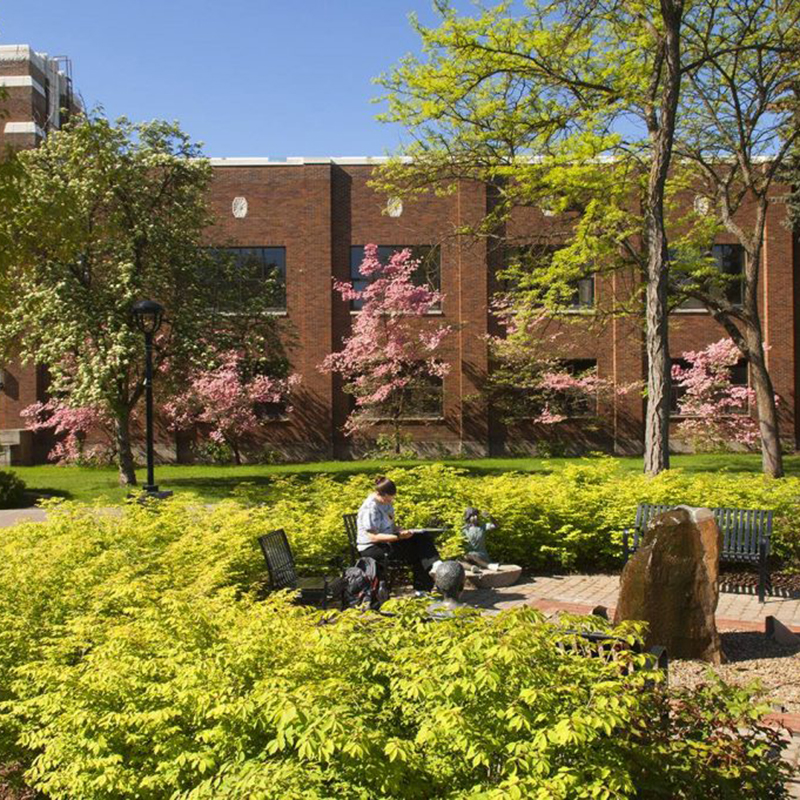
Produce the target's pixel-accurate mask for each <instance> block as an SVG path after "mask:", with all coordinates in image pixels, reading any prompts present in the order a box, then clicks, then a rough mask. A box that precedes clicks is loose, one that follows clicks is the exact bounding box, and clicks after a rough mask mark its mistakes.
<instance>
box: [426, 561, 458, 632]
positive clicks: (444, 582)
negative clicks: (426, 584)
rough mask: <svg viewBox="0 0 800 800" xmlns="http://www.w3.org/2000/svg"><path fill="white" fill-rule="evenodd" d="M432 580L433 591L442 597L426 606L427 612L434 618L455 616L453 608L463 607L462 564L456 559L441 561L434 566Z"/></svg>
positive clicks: (441, 618) (442, 618)
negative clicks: (434, 573) (434, 570)
mask: <svg viewBox="0 0 800 800" xmlns="http://www.w3.org/2000/svg"><path fill="white" fill-rule="evenodd" d="M434 581H435V583H434V591H435V592H437V593H438V594H440V595H441V596H442V597H441V600H440V599H436V600H434V602H432V603H431V604H430V605H429V606H428V614H429V615H430V616H431V618H432V619H434V620H444V619H450V618H452V617H453V616H455V614H454V613H453V612H454V611H455V609H457V608H464V603H462V602H461V593H462V592H463V591H464V583H465V581H466V573H465V572H464V567H463V565H462V564H460V563H459V562H458V561H443V562H442V563H441V564H439V566H438V567H437V568H436V577H435V579H434Z"/></svg>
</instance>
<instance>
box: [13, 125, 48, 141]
mask: <svg viewBox="0 0 800 800" xmlns="http://www.w3.org/2000/svg"><path fill="white" fill-rule="evenodd" d="M12 133H35V134H36V135H37V136H41V137H42V138H44V136H45V132H44V131H43V130H42V129H41V128H40V127H39V126H38V125H37V124H36V123H35V122H6V127H5V134H6V136H8V135H9V134H12Z"/></svg>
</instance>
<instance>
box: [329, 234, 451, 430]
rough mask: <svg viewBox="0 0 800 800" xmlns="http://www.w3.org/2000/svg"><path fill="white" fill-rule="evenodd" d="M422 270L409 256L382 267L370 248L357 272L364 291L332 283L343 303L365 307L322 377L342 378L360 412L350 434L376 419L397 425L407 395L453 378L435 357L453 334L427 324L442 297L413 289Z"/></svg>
mask: <svg viewBox="0 0 800 800" xmlns="http://www.w3.org/2000/svg"><path fill="white" fill-rule="evenodd" d="M418 266H419V262H418V261H415V260H414V259H412V258H411V251H410V250H403V251H401V252H398V253H394V254H393V255H392V256H391V258H390V259H389V262H388V263H387V264H382V263H381V262H380V260H379V259H378V247H377V245H375V244H369V245H367V246H366V247H365V248H364V260H363V261H362V263H361V265H360V267H359V271H360V273H361V275H363V276H364V277H366V278H369V279H370V281H369V283H368V284H367V286H366V288H365V289H363V290H362V291H357V290H355V289H354V288H353V287H352V286H351V285H350V284H349V283H342V282H339V281H334V288H335V289H336V291H338V292H339V294H340V295H341V296H342V299H343V300H345V301H352V300H355V301H359V302H360V303H361V305H362V307H361V310H360V312H359V313H358V314H357V315H354V316H353V324H352V331H351V333H350V336H348V337H347V338H346V339H345V341H344V343H343V347H342V349H341V350H339V351H338V352H335V353H331V355H329V356H328V357H327V358H326V359H325V360H324V361H323V362H322V364H321V365H320V369H321V370H322V371H324V372H335V373H337V374H339V375H341V376H342V378H343V379H344V381H345V390H346V391H348V392H349V393H350V394H352V395H353V396H354V397H355V404H356V411H355V412H354V413H352V414H351V415H350V417H349V419H348V421H347V425H346V428H345V430H346V432H347V433H348V434H352V433H355V432H357V431H359V430H361V429H363V428H365V427H368V426H369V425H371V424H374V420H375V418H376V417H378V416H388V417H389V418H391V419H393V420H394V421H395V425H396V426H397V425H399V422H398V420H399V418H400V416H402V413H403V404H404V402H406V400H407V397H408V390H409V389H410V388H411V387H414V386H416V385H423V384H424V383H425V382H426V381H429V380H430V379H431V378H444V376H445V375H446V374H447V373H448V372H449V369H450V365H449V364H448V363H447V362H445V361H443V360H442V359H441V358H439V357H438V356H437V353H438V351H439V349H440V348H441V346H442V344H443V342H444V340H445V339H446V337H447V336H448V334H449V333H450V332H451V328H450V326H448V325H443V324H432V323H431V322H430V320H425V319H424V317H425V316H426V315H427V314H428V313H429V312H430V311H432V310H433V309H435V308H437V307H438V306H439V305H440V303H441V302H442V299H443V296H442V294H441V293H440V292H437V291H433V290H432V289H430V288H429V287H428V286H417V285H416V284H415V283H414V281H413V277H412V276H413V274H414V271H415V270H416V269H417V267H418ZM396 431H397V427H396ZM398 435H399V434H398Z"/></svg>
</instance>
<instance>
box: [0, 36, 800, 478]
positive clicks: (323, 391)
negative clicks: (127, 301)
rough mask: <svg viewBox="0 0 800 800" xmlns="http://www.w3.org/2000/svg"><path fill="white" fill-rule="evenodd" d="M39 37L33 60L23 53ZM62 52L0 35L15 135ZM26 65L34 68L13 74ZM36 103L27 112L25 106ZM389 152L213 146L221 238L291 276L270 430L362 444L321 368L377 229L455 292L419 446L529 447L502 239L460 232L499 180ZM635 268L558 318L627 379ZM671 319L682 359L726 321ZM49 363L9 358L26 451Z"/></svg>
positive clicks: (774, 295)
mask: <svg viewBox="0 0 800 800" xmlns="http://www.w3.org/2000/svg"><path fill="white" fill-rule="evenodd" d="M26 53H27V54H28V56H27V60H26V58H24V57H23V56H24V55H25V54H26ZM4 56H5V57H4ZM48 63H50V62H48V61H46V60H45V58H44V57H42V56H38V55H37V54H33V53H32V52H31V51H30V50H29V49H28V48H16V49H13V48H5V49H2V48H0V76H4V77H5V80H6V81H7V82H6V86H7V88H8V89H9V91H12V90H13V91H14V92H16V93H17V94H16V95H12V103H11V114H12V116H9V117H8V120H9V123H10V122H11V121H12V119H13V115H14V114H16V115H17V119H15V120H14V121H15V122H16V123H17V125H16V126H13V125H12V127H11V128H10V129H9V128H8V127H7V133H6V136H9V135H11V136H22V135H23V126H25V125H27V127H26V128H24V135H25V136H28V137H29V138H28V139H27V140H26V141H24V142H22V141H19V142H17V141H16V140H15V141H14V142H13V143H14V145H15V146H32V145H35V143H36V138H37V137H40V136H41V135H44V133H46V126H47V124H51V123H52V120H49V121H48V117H47V116H46V115H45V116H42V114H43V112H44V110H46V109H47V108H48V105H47V98H48V95H47V92H46V91H45V94H44V96H42V93H41V92H40V91H39V89H38V88H36V86H35V85H34V83H33V81H34V80H35V81H37V82H38V83H39V85H42V84H41V82H39V81H38V78H39V77H41V76H42V75H44V72H45V70H43V69H42V65H44V66H45V67H46V66H47V64H48ZM26 70H27V71H26ZM62 72H63V70H62ZM11 77H20V78H25V80H24V81H18V82H15V81H9V80H8V79H9V78H11ZM63 77H64V78H66V75H64V76H63ZM60 80H61V78H59V81H60ZM50 85H56V84H50ZM58 86H59V87H61V86H62V84H61V83H60V82H59V83H58ZM42 88H43V89H46V86H44V85H42ZM58 91H61V89H60V88H59V89H58ZM15 97H16V98H17V99H14V98H15ZM43 100H44V103H43V102H42V101H43ZM28 103H29V104H28ZM25 113H28V117H27V118H23V117H24V115H25ZM7 125H8V123H7ZM379 160H380V159H370V158H290V159H287V160H286V161H281V162H277V161H276V162H273V161H269V160H268V159H260V158H253V159H238V158H231V159H224V158H223V159H212V161H211V163H212V167H213V180H212V186H211V195H210V203H211V206H212V209H213V211H214V215H215V218H216V224H215V225H214V226H213V228H212V229H211V230H209V232H208V242H209V244H212V245H215V246H224V247H229V248H233V249H234V250H235V252H237V253H238V255H239V256H240V257H241V258H242V259H244V260H247V261H250V262H251V263H252V262H253V261H255V262H257V263H260V264H263V265H264V267H265V268H269V269H270V270H272V271H273V273H274V274H278V275H279V276H281V280H282V281H283V283H284V287H285V291H284V292H283V293H282V296H281V297H280V299H279V300H278V301H276V304H275V308H274V309H273V310H272V312H271V313H272V314H274V315H275V316H277V317H278V318H279V320H280V325H281V326H283V328H284V329H285V330H286V331H287V334H288V333H291V336H288V337H287V338H288V339H289V340H292V341H293V343H294V345H293V347H292V348H291V350H290V354H289V355H290V360H291V364H292V369H293V371H295V372H297V373H299V374H300V376H301V378H302V383H301V386H300V389H299V390H298V392H297V396H296V397H295V398H294V399H293V402H292V410H291V411H289V412H288V413H286V414H283V415H276V416H275V417H274V418H273V419H272V420H271V421H269V422H267V423H265V434H264V435H265V444H266V445H267V446H269V447H272V448H276V449H279V450H281V451H282V452H283V453H284V454H286V455H287V456H289V457H293V458H309V457H330V456H336V457H342V456H346V455H348V454H350V453H351V452H352V451H353V444H352V442H350V441H349V440H348V439H346V438H345V437H344V435H343V434H342V427H343V425H344V422H345V419H346V417H347V415H348V413H349V410H350V399H349V397H348V396H347V395H346V394H344V393H343V392H342V389H341V386H340V384H339V381H338V379H337V378H336V377H335V376H331V375H329V374H324V373H322V372H321V371H320V370H319V365H320V363H321V362H322V361H323V359H324V358H325V356H326V355H327V354H329V353H330V352H332V350H334V349H337V348H338V347H339V346H340V344H341V342H342V340H343V338H344V337H345V336H346V335H347V334H348V332H349V331H350V326H351V320H352V318H353V315H354V314H357V313H358V309H357V308H351V306H350V304H348V303H346V302H344V301H343V300H341V298H340V296H339V295H338V293H336V292H335V291H334V289H333V279H334V278H336V279H339V280H342V281H347V280H357V279H358V273H357V266H358V263H359V262H360V260H361V257H362V255H363V247H364V246H365V245H366V244H368V243H375V244H377V245H379V246H381V247H382V248H383V250H382V252H383V253H384V254H388V253H389V252H390V251H391V250H392V249H394V248H397V247H405V246H408V247H412V248H416V251H415V252H416V253H417V254H419V255H420V256H422V257H423V258H424V259H425V267H426V273H425V278H426V279H427V280H429V281H431V282H432V283H434V284H435V285H436V286H437V288H440V289H441V291H442V293H443V295H444V299H443V302H442V304H441V308H440V309H437V310H436V311H435V312H434V314H433V315H432V316H435V318H436V319H437V320H441V321H443V322H446V323H448V324H450V325H451V326H452V328H453V332H452V333H451V334H450V336H449V337H448V338H447V340H446V341H445V343H444V345H443V348H442V352H441V354H440V355H441V356H442V358H444V359H445V360H447V361H448V362H449V363H450V365H451V370H450V373H449V374H448V375H447V377H446V378H445V379H444V381H443V385H442V386H441V387H435V386H434V387H432V388H431V391H430V392H429V394H428V396H427V397H426V398H425V402H424V403H422V404H421V405H420V406H419V407H418V408H417V410H415V412H414V417H413V418H410V419H408V420H407V422H406V425H405V430H406V431H407V433H408V434H409V435H410V436H411V437H412V438H413V440H414V441H415V442H416V443H417V445H418V447H419V448H420V449H422V450H424V451H427V452H430V453H438V452H450V453H464V454H470V455H484V454H500V453H509V452H511V453H516V452H524V451H526V450H528V451H529V450H531V449H534V448H536V447H537V446H538V447H539V448H540V449H541V448H542V444H543V443H546V442H547V440H548V431H547V430H546V429H544V428H542V427H541V426H539V427H537V426H536V425H534V424H533V422H532V421H531V420H526V419H525V418H524V414H521V415H520V418H519V419H515V420H514V421H513V422H509V421H508V420H506V421H503V419H501V416H500V414H499V413H498V411H497V409H496V408H493V407H491V404H490V403H489V401H488V400H487V399H486V397H485V394H484V393H483V392H482V389H483V388H484V384H485V380H486V376H487V375H488V373H489V370H490V361H489V354H488V349H487V342H486V337H487V335H488V334H490V333H492V332H493V325H494V322H493V316H492V314H491V313H490V309H489V302H490V299H491V297H492V294H493V293H494V292H495V291H496V290H497V288H498V283H497V279H496V272H497V268H498V267H499V266H500V265H501V264H502V258H501V256H500V255H499V253H497V252H491V251H490V250H489V249H487V244H486V243H485V242H483V241H471V240H468V239H466V238H464V237H459V236H456V235H454V233H455V231H456V230H457V229H458V228H459V227H461V226H462V225H463V224H464V223H465V222H470V221H473V220H475V219H477V218H480V217H481V216H482V215H483V214H485V212H486V211H487V209H488V208H490V205H491V197H490V195H489V194H487V191H486V188H485V187H483V186H480V185H477V184H473V183H466V182H465V183H463V184H461V185H460V186H459V188H458V191H457V192H455V193H454V194H452V195H449V196H446V197H437V196H434V195H430V196H424V197H421V198H419V199H417V200H415V201H413V202H409V203H406V204H405V206H403V204H401V203H397V202H395V201H393V200H391V199H387V198H386V197H384V196H382V195H379V194H377V193H376V192H374V191H373V190H372V189H371V188H370V187H369V185H368V181H369V178H370V175H371V172H372V170H373V168H374V166H375V165H376V163H378V161H379ZM689 200H691V198H689ZM783 216H784V213H783V209H782V208H781V206H780V204H775V205H774V206H773V208H772V209H771V211H770V216H769V219H768V222H767V230H766V247H765V249H764V264H763V265H762V267H763V269H762V281H761V286H760V292H761V298H762V314H763V317H762V319H763V323H764V330H765V336H766V340H767V344H768V345H769V351H768V360H769V368H770V371H771V374H772V378H773V381H774V384H775V390H776V392H777V393H778V395H779V396H780V398H781V403H780V407H781V425H782V435H783V436H784V438H785V439H786V440H787V441H788V442H789V443H791V444H792V445H794V444H796V442H797V441H798V439H799V438H800V429H798V413H797V402H798V399H799V398H800V392H798V380H800V363H799V362H798V335H799V334H798V330H799V326H798V309H800V296H799V295H798V291H800V290H799V289H798V281H797V279H796V275H797V273H798V269H799V268H800V260H798V252H797V248H796V240H795V237H794V235H793V234H792V232H791V231H790V230H788V229H787V228H786V227H785V226H784V225H783V224H782V219H783ZM553 222H554V220H553V219H552V218H551V217H549V216H548V213H547V212H546V211H536V210H527V211H526V212H525V213H524V214H520V215H519V217H518V218H517V219H515V220H513V222H512V225H513V226H515V228H516V233H522V234H524V233H525V232H526V231H531V232H532V233H533V232H536V233H542V232H544V231H546V230H547V229H548V226H552V225H553ZM716 252H717V253H718V257H719V258H720V259H723V260H725V263H726V264H727V265H728V267H729V268H730V269H732V270H733V271H735V270H736V269H737V268H740V266H741V263H742V262H741V258H742V254H741V252H740V251H739V249H738V247H737V245H736V244H735V243H734V242H733V241H732V240H729V239H721V240H720V241H719V243H718V245H717V247H716ZM737 265H738V266H737ZM633 280H634V279H633V277H632V276H625V275H622V274H616V275H612V276H600V275H596V276H593V277H591V278H587V279H586V280H584V281H582V282H581V285H580V286H578V287H576V288H577V292H576V301H575V307H574V308H573V309H571V311H569V312H566V313H567V314H569V315H571V316H570V319H569V322H570V323H571V324H569V325H567V324H564V322H563V321H559V320H558V319H557V320H555V321H554V322H553V323H552V329H553V330H554V331H558V329H559V328H561V329H562V334H561V336H560V337H556V338H555V339H554V345H553V347H554V352H555V353H556V354H557V355H560V356H562V357H564V358H565V359H568V360H569V361H571V362H572V363H573V364H575V365H576V367H579V368H581V369H583V368H586V367H589V366H596V368H597V372H598V374H599V376H600V377H601V378H606V379H608V380H610V381H611V382H612V383H613V384H615V385H618V386H621V385H629V384H632V383H634V382H636V381H642V380H643V379H644V378H645V375H646V369H645V357H644V338H643V324H642V320H640V319H639V318H636V317H619V316H613V315H609V316H606V315H605V314H601V313H596V312H597V311H598V310H605V309H608V308H610V307H611V306H612V305H613V304H614V300H615V298H622V297H627V296H629V294H630V292H631V290H632V288H633V283H632V282H633ZM601 320H604V321H602V322H601ZM670 328H671V330H670V334H671V341H670V346H671V353H672V356H673V358H675V359H679V358H680V356H681V353H683V352H684V351H686V350H697V349H700V348H702V347H704V346H706V345H708V344H710V343H712V342H715V341H717V340H718V339H720V338H722V336H723V335H724V332H723V330H722V328H721V327H719V326H718V325H717V324H716V323H715V322H714V321H713V320H712V319H711V317H710V316H709V315H708V313H707V312H705V311H704V310H702V309H700V308H692V307H683V308H681V309H678V310H677V311H676V312H675V313H674V314H673V315H672V318H671V323H670ZM747 372H748V371H747V366H746V364H742V365H740V367H739V368H738V369H737V370H736V378H737V380H739V381H742V382H746V381H747V380H748V374H747ZM45 379H46V375H45V370H44V369H43V368H42V367H40V368H33V367H25V368H23V367H20V366H19V365H16V364H7V365H6V366H5V381H4V388H3V390H2V393H0V441H5V442H6V443H7V444H13V443H12V441H11V440H12V439H13V438H14V437H17V438H18V439H19V441H18V442H17V443H16V444H13V446H12V447H11V448H10V450H8V451H7V453H8V455H9V456H10V459H11V460H12V461H14V462H17V463H32V462H33V461H41V460H42V459H43V458H44V443H43V442H40V443H38V444H37V441H36V440H35V439H33V438H32V437H30V434H24V433H22V432H21V429H22V428H23V425H22V422H21V420H20V417H19V411H20V410H21V408H23V407H24V406H25V405H27V404H29V403H31V402H33V401H34V400H35V399H41V396H42V395H43V393H44V389H45V388H46V387H45V383H44V381H45ZM643 412H644V403H643V400H642V397H641V395H640V393H636V392H631V393H628V394H627V395H616V394H615V393H609V395H608V396H607V397H605V398H603V399H600V400H598V404H597V406H596V407H594V406H592V407H588V408H587V407H585V406H584V407H582V408H580V409H576V411H575V414H576V416H575V419H571V420H567V421H566V422H564V423H561V424H560V425H559V430H560V431H561V437H562V441H569V442H571V443H572V444H573V445H574V447H575V448H583V449H606V450H609V451H614V452H621V453H632V452H638V451H640V450H641V442H642V439H643V419H644V413H643ZM675 422H677V419H676V420H675ZM3 437H5V439H3ZM26 440H27V444H26ZM161 452H162V454H163V455H164V456H165V457H168V458H169V457H178V453H179V452H182V448H178V447H177V444H176V443H174V442H167V441H165V442H163V443H162V447H161Z"/></svg>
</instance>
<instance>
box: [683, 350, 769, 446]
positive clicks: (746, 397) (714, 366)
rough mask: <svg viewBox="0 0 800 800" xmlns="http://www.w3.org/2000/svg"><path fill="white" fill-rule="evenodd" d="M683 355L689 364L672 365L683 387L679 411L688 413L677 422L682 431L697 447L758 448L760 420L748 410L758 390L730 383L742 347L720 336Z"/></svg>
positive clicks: (684, 413)
mask: <svg viewBox="0 0 800 800" xmlns="http://www.w3.org/2000/svg"><path fill="white" fill-rule="evenodd" d="M682 357H683V359H684V360H685V361H687V362H688V363H689V367H688V368H684V367H681V366H680V365H679V364H674V365H673V367H672V380H673V383H674V384H675V385H676V386H678V387H680V389H681V395H680V398H679V400H678V413H679V415H680V416H682V417H686V419H684V420H683V421H682V422H681V423H680V425H679V426H678V431H679V433H681V434H682V435H683V436H685V437H686V438H687V439H689V440H690V441H692V442H694V444H695V446H696V447H697V448H698V449H704V450H715V449H720V448H725V447H730V446H731V445H739V446H743V447H746V448H748V449H754V448H756V447H757V446H758V445H759V442H760V435H759V431H758V422H757V421H756V420H755V419H754V418H753V417H752V416H750V414H749V409H750V407H751V405H752V404H753V403H754V401H755V392H754V391H753V390H752V389H750V388H749V387H748V386H736V385H733V384H732V383H731V368H732V367H734V366H735V365H736V364H737V363H738V362H739V360H740V359H741V353H740V352H739V348H738V347H737V346H736V345H735V344H734V342H733V341H732V340H731V339H720V340H719V341H718V342H714V343H713V344H710V345H709V346H708V347H706V348H705V349H704V350H698V351H688V352H685V353H683V355H682ZM776 399H777V398H776Z"/></svg>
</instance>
